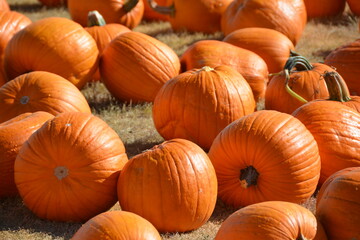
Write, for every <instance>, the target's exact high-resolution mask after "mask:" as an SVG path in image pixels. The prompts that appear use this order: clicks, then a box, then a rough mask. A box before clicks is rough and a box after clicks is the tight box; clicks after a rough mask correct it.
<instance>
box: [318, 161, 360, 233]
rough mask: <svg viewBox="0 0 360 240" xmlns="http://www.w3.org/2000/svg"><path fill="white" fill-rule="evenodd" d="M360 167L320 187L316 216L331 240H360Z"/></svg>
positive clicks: (340, 174) (338, 175)
mask: <svg viewBox="0 0 360 240" xmlns="http://www.w3.org/2000/svg"><path fill="white" fill-rule="evenodd" d="M359 191H360V167H353V168H345V169H342V170H340V171H338V172H336V173H334V174H333V175H331V176H330V177H329V178H328V179H327V180H326V181H325V183H324V184H323V185H322V187H321V188H320V191H319V193H318V195H317V201H316V217H317V218H318V219H319V221H320V222H321V223H322V225H323V227H324V229H325V231H326V233H327V236H328V238H329V239H339V240H345V239H360V194H359Z"/></svg>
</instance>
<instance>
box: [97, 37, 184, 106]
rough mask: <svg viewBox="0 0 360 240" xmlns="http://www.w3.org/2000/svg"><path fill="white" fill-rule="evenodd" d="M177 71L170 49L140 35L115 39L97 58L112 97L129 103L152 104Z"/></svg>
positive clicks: (178, 64)
mask: <svg viewBox="0 0 360 240" xmlns="http://www.w3.org/2000/svg"><path fill="white" fill-rule="evenodd" d="M179 72H180V61H179V57H178V56H177V55H176V53H175V52H174V50H172V49H171V48H170V47H169V46H168V45H166V44H165V43H162V42H161V41H159V40H157V39H155V38H153V37H151V36H148V35H146V34H144V33H140V32H133V31H131V32H126V33H123V34H121V35H119V36H117V37H116V38H115V39H114V40H113V41H111V43H110V44H109V45H108V47H107V48H106V49H104V51H103V54H102V56H101V59H100V74H101V76H102V78H103V79H102V80H103V82H104V84H105V86H106V87H107V89H108V90H109V91H110V93H111V94H112V95H113V96H115V97H116V98H118V99H120V100H122V101H127V102H130V101H132V102H133V103H138V102H153V101H154V98H155V96H156V94H157V92H158V91H159V90H160V88H161V87H162V86H163V85H164V83H165V82H166V81H168V80H169V79H171V78H173V77H175V76H176V75H178V74H179Z"/></svg>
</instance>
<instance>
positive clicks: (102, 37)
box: [85, 11, 131, 81]
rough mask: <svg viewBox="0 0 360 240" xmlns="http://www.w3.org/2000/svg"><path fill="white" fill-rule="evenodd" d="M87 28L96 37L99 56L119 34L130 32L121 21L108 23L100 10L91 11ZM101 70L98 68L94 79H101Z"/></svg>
mask: <svg viewBox="0 0 360 240" xmlns="http://www.w3.org/2000/svg"><path fill="white" fill-rule="evenodd" d="M85 30H86V31H87V32H88V33H90V35H91V36H92V37H93V38H94V39H95V41H96V45H97V47H98V49H99V56H101V54H102V52H103V51H104V49H105V47H107V45H108V44H109V43H110V42H111V41H112V40H113V39H114V38H115V37H117V36H118V35H119V34H122V33H124V32H130V31H131V30H130V29H129V28H128V27H125V26H124V25H122V24H119V23H108V24H106V22H105V20H104V18H103V17H102V16H101V15H100V13H99V12H98V11H91V12H89V15H88V26H87V27H85ZM100 80H101V76H100V71H99V69H97V70H96V73H95V74H94V76H93V79H92V81H100Z"/></svg>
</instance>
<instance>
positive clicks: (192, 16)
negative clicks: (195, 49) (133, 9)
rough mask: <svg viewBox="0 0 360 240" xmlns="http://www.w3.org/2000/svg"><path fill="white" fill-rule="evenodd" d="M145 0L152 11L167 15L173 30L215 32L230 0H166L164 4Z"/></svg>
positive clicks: (218, 29) (217, 30)
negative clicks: (160, 4)
mask: <svg viewBox="0 0 360 240" xmlns="http://www.w3.org/2000/svg"><path fill="white" fill-rule="evenodd" d="M147 1H148V2H149V5H150V7H152V9H154V11H157V12H159V13H162V14H165V15H168V21H169V22H170V24H171V28H172V29H173V30H175V31H183V30H187V31H190V32H205V33H215V32H219V31H220V30H221V28H220V22H221V16H222V14H223V13H224V12H225V10H226V8H227V7H228V6H229V4H230V3H231V1H232V0H216V1H213V0H200V1H193V0H166V1H165V4H164V6H159V5H158V2H157V1H154V0H147ZM159 3H160V2H159Z"/></svg>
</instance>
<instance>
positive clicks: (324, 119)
mask: <svg viewBox="0 0 360 240" xmlns="http://www.w3.org/2000/svg"><path fill="white" fill-rule="evenodd" d="M293 116H295V117H296V118H298V119H299V120H300V121H301V122H302V123H303V124H304V125H305V126H306V128H307V129H309V131H310V132H311V133H312V135H313V136H314V138H315V140H316V142H317V144H318V147H319V153H320V158H321V173H320V180H319V185H321V184H323V183H324V181H325V180H326V179H327V178H328V177H329V176H330V175H332V174H333V173H335V172H336V171H339V170H341V169H344V168H347V167H357V166H360V152H359V151H358V149H359V148H360V142H359V140H358V139H357V137H355V136H360V125H359V122H360V113H358V112H357V111H356V110H354V109H352V108H350V107H347V106H345V105H343V104H341V103H339V102H337V101H327V100H315V101H311V102H309V103H307V104H305V105H303V106H301V107H299V108H298V109H297V110H296V111H294V113H293Z"/></svg>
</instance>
